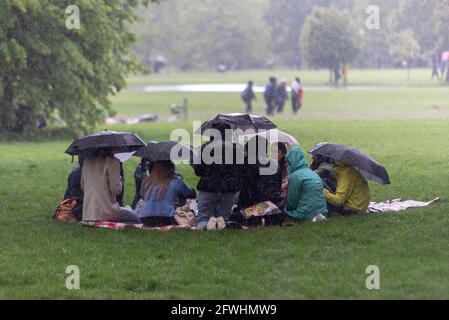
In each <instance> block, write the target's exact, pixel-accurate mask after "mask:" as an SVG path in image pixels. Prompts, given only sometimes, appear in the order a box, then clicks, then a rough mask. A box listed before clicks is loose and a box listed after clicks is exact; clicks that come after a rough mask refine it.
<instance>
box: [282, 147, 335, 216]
mask: <svg viewBox="0 0 449 320" xmlns="http://www.w3.org/2000/svg"><path fill="white" fill-rule="evenodd" d="M287 166H288V173H289V178H288V194H287V201H286V207H285V209H286V210H285V211H286V212H287V214H288V215H289V217H291V218H295V219H299V220H303V221H313V220H314V219H315V218H317V219H318V218H319V217H321V216H323V217H326V216H327V213H328V212H327V204H326V199H325V198H324V192H323V182H322V180H321V178H320V176H319V175H318V174H316V173H315V172H313V171H312V170H311V169H310V168H309V165H308V163H307V160H306V157H305V156H304V152H303V151H302V150H301V148H300V147H294V148H293V149H292V150H290V152H289V153H288V154H287ZM320 215H321V216H320ZM318 220H321V219H318Z"/></svg>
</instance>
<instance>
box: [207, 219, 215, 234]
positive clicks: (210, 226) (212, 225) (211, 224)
mask: <svg viewBox="0 0 449 320" xmlns="http://www.w3.org/2000/svg"><path fill="white" fill-rule="evenodd" d="M207 230H209V231H212V230H217V218H215V217H211V218H210V220H209V223H208V224H207Z"/></svg>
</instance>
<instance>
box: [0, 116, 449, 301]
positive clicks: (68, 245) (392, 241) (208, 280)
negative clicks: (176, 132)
mask: <svg viewBox="0 0 449 320" xmlns="http://www.w3.org/2000/svg"><path fill="white" fill-rule="evenodd" d="M277 123H278V125H279V127H280V128H281V129H283V130H285V131H287V132H289V133H291V134H294V135H295V136H296V137H297V138H298V139H299V140H300V141H301V144H302V146H303V147H304V149H306V150H307V149H309V148H311V147H312V146H313V145H314V144H315V143H317V142H320V141H332V142H337V143H344V144H350V145H354V146H358V147H360V148H362V149H363V150H365V151H366V152H368V153H370V154H371V155H373V156H374V157H375V158H376V159H378V160H379V161H380V162H382V163H383V164H385V165H386V167H387V168H388V170H389V172H390V175H391V179H392V185H391V186H385V187H384V186H380V185H376V184H370V186H371V188H372V194H373V199H374V200H385V199H391V198H399V197H400V198H404V199H409V198H413V199H417V200H431V199H433V198H435V197H437V196H440V197H441V201H440V202H439V203H437V204H434V205H432V206H431V207H428V208H424V209H412V210H409V211H407V212H404V213H392V214H373V215H363V216H358V217H352V218H338V219H331V220H329V221H328V222H326V223H323V224H319V225H315V224H311V223H304V224H297V225H295V226H293V227H285V228H272V229H266V230H257V229H254V230H248V231H224V232H216V233H214V232H213V233H207V232H206V233H196V232H188V231H174V232H167V233H159V232H145V231H140V230H125V231H109V230H99V229H90V228H86V227H82V226H80V225H78V224H62V223H56V222H54V221H52V220H51V218H50V216H51V214H52V212H53V210H54V209H55V207H56V205H57V203H58V201H59V200H60V199H61V197H62V194H63V192H64V189H65V184H66V177H67V175H68V174H69V172H70V170H71V168H72V166H73V165H72V164H71V163H70V160H71V159H70V157H68V156H67V155H64V150H65V149H66V147H67V146H68V145H69V143H70V141H69V140H59V139H58V138H54V139H53V140H51V141H44V142H34V143H31V142H1V143H0V181H1V183H0V199H2V203H1V205H0V235H1V241H0V252H1V255H0V270H1V271H0V299H13V298H19V299H23V298H33V299H51V298H70V299H81V298H91V299H107V298H114V299H115V298H125V299H178V298H179V299H358V298H360V299H386V298H388V299H398V298H401V299H402V298H404V299H412V298H424V299H448V298H449V265H448V263H447V262H448V261H449V250H448V249H449V234H448V232H447V231H448V227H449V216H448V211H447V208H448V197H447V185H448V181H449V170H448V159H447V150H448V148H449V141H448V139H447V135H446V132H448V129H449V121H448V120H432V121H430V120H402V121H400V120H385V121H376V120H370V121H367V120H358V121H353V120H302V119H301V120H296V121H286V120H282V119H279V121H277ZM105 127H109V128H110V129H115V130H132V131H134V132H136V133H138V134H139V135H140V136H141V137H142V138H144V139H145V140H151V139H159V140H161V139H168V138H169V134H170V132H171V131H172V130H173V129H175V128H178V127H185V128H187V129H189V128H190V127H191V124H189V123H173V124H164V123H156V124H144V125H137V126H133V127H129V126H105ZM137 161H138V160H137V159H134V160H132V161H130V162H129V163H127V165H126V175H127V184H126V200H127V203H130V202H131V200H132V197H133V192H134V188H133V181H132V171H133V168H134V167H135V165H136V164H137ZM180 171H181V172H182V173H183V174H184V175H185V177H186V180H187V181H188V182H189V183H191V184H195V183H196V181H197V180H196V178H195V177H194V175H193V172H192V170H191V169H190V168H189V167H187V166H183V167H182V168H180ZM68 265H77V266H78V267H79V268H80V271H81V290H78V291H69V290H67V289H66V288H65V279H66V277H67V275H66V274H65V269H66V267H67V266H68ZM369 265H377V266H379V268H380V272H381V290H378V291H369V290H367V289H366V287H365V280H366V277H367V276H368V275H367V274H365V270H366V268H367V267H368V266H369Z"/></svg>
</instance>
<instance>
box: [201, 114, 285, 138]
mask: <svg viewBox="0 0 449 320" xmlns="http://www.w3.org/2000/svg"><path fill="white" fill-rule="evenodd" d="M217 125H226V126H228V127H229V128H230V129H233V130H236V129H241V130H243V131H246V130H249V129H252V130H255V131H256V132H258V131H262V130H271V129H276V128H277V127H276V125H275V124H274V123H273V122H271V121H270V120H269V119H268V118H266V117H264V116H255V115H249V114H241V113H233V114H220V115H218V116H216V117H215V118H214V119H211V120H209V121H206V122H205V123H204V124H203V125H202V126H201V128H200V129H199V130H197V131H196V132H195V133H196V134H204V133H205V132H206V131H207V130H209V129H214V128H216V126H217Z"/></svg>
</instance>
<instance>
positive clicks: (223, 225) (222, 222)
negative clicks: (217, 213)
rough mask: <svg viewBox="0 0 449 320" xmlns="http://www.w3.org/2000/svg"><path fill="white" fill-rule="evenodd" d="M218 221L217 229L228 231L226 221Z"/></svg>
mask: <svg viewBox="0 0 449 320" xmlns="http://www.w3.org/2000/svg"><path fill="white" fill-rule="evenodd" d="M216 221H217V229H218V230H223V229H226V222H225V220H224V219H223V217H219V218H217V220H216Z"/></svg>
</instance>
